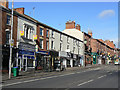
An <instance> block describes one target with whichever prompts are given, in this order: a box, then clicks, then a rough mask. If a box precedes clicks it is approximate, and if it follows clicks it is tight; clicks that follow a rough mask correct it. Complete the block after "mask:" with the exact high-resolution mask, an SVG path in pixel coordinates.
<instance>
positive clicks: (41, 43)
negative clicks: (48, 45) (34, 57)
mask: <svg viewBox="0 0 120 90" xmlns="http://www.w3.org/2000/svg"><path fill="white" fill-rule="evenodd" d="M40 49H43V39H40Z"/></svg>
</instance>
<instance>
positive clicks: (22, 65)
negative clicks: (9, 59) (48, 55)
mask: <svg viewBox="0 0 120 90" xmlns="http://www.w3.org/2000/svg"><path fill="white" fill-rule="evenodd" d="M18 47H19V51H18V57H17V67H18V68H19V71H31V70H33V71H34V70H35V60H36V57H35V46H34V45H31V44H25V43H20V44H19V46H18Z"/></svg>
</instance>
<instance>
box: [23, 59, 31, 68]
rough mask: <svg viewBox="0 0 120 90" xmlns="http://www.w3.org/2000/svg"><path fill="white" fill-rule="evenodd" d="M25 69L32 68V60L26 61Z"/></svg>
mask: <svg viewBox="0 0 120 90" xmlns="http://www.w3.org/2000/svg"><path fill="white" fill-rule="evenodd" d="M24 61H25V60H24ZM27 67H33V60H32V59H27Z"/></svg>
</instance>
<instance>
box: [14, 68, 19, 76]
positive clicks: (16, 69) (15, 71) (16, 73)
mask: <svg viewBox="0 0 120 90" xmlns="http://www.w3.org/2000/svg"><path fill="white" fill-rule="evenodd" d="M18 73H19V71H18V67H13V76H14V77H17V76H18Z"/></svg>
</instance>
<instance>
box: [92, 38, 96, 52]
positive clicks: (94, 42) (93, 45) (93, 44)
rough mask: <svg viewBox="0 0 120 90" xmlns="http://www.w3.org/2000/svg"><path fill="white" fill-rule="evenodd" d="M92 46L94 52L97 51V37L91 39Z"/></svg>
mask: <svg viewBox="0 0 120 90" xmlns="http://www.w3.org/2000/svg"><path fill="white" fill-rule="evenodd" d="M91 48H92V52H96V53H97V40H96V39H91Z"/></svg>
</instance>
